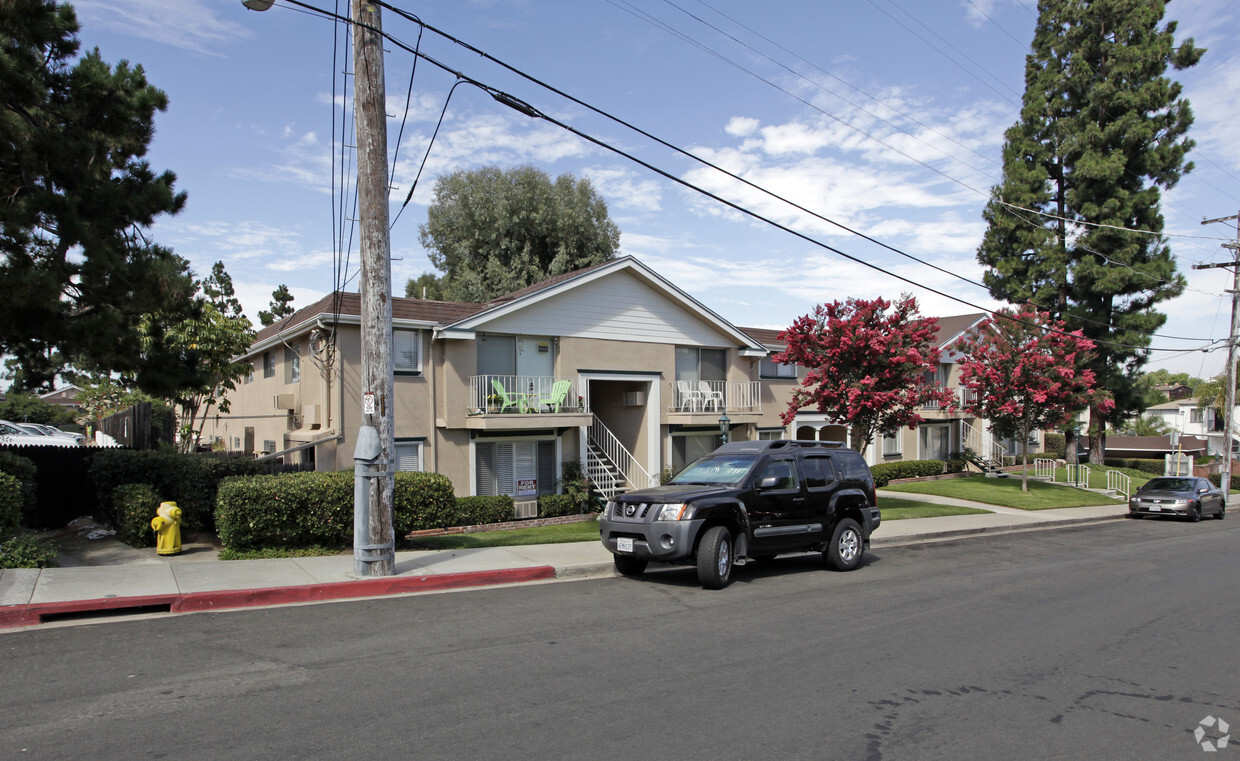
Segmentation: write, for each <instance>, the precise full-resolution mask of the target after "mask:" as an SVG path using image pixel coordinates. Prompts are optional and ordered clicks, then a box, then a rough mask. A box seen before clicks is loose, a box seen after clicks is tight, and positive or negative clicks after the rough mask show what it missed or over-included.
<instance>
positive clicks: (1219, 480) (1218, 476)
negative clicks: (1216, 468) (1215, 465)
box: [1206, 473, 1240, 494]
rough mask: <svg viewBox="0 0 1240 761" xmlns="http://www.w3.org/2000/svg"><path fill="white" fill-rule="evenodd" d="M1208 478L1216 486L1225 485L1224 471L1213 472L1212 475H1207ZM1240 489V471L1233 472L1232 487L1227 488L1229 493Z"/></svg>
mask: <svg viewBox="0 0 1240 761" xmlns="http://www.w3.org/2000/svg"><path fill="white" fill-rule="evenodd" d="M1206 478H1209V479H1210V483H1212V484H1214V485H1215V486H1222V485H1223V474H1222V473H1211V474H1210V475H1208V476H1206ZM1238 490H1240V473H1232V474H1231V488H1230V489H1228V490H1227V493H1228V494H1232V493H1234V492H1236V491H1238Z"/></svg>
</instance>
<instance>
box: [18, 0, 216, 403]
mask: <svg viewBox="0 0 1240 761" xmlns="http://www.w3.org/2000/svg"><path fill="white" fill-rule="evenodd" d="M78 28H79V27H78V23H77V19H76V16H75V14H74V12H73V8H72V7H71V6H70V5H68V4H64V3H58V2H55V0H4V2H0V352H3V353H6V354H9V355H11V356H12V357H14V358H15V359H16V360H17V362H18V364H19V366H20V367H21V369H22V385H23V386H24V387H25V388H41V387H50V385H51V383H52V381H53V379H54V378H55V376H56V374H57V373H58V372H60V371H61V370H62V369H63V368H64V367H65V365H66V364H72V365H73V366H74V367H75V368H76V369H78V370H82V371H92V370H104V371H113V370H116V371H121V372H132V371H136V370H137V368H138V365H139V364H140V363H141V361H142V347H141V338H140V331H139V329H138V325H139V322H140V320H141V319H142V317H143V315H147V314H152V313H164V314H176V313H177V307H178V305H181V304H185V303H186V302H188V301H189V297H190V296H191V295H192V293H193V279H192V276H191V275H190V273H189V267H188V263H187V262H186V261H185V260H184V259H182V258H181V257H179V256H176V255H175V254H173V253H172V251H170V250H168V249H167V248H164V247H161V246H158V245H156V244H154V243H152V242H151V241H150V240H149V239H148V238H147V236H146V231H147V229H148V228H149V227H150V226H151V224H152V223H153V222H154V221H155V220H156V218H157V217H159V216H161V215H164V214H175V213H177V212H179V211H180V210H181V208H182V207H183V206H184V204H185V194H184V193H178V192H176V191H175V190H174V189H173V184H174V182H175V180H176V177H175V175H173V173H172V172H167V171H165V172H162V173H158V174H157V173H156V172H155V171H153V170H152V169H151V167H150V165H149V164H148V162H146V161H145V160H143V158H142V157H143V156H144V155H145V154H146V151H147V147H148V145H149V144H150V141H151V137H152V135H153V134H154V126H153V119H154V115H155V112H157V111H163V110H164V109H165V108H166V107H167V103H168V100H167V97H166V96H165V95H164V93H163V92H162V91H160V90H158V89H156V88H155V87H152V86H151V85H150V84H148V83H147V80H146V76H145V74H144V72H143V70H142V67H141V66H130V64H129V63H128V62H126V61H121V62H120V63H118V64H116V66H115V67H113V66H111V65H109V64H108V63H106V62H104V60H103V59H102V57H101V56H100V54H99V51H98V50H93V51H90V52H88V53H86V54H85V55H81V56H79V55H78V48H79V42H78V37H77V33H78Z"/></svg>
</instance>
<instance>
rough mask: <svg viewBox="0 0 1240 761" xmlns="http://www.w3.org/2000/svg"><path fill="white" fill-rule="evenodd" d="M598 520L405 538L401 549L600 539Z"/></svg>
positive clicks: (496, 545)
mask: <svg viewBox="0 0 1240 761" xmlns="http://www.w3.org/2000/svg"><path fill="white" fill-rule="evenodd" d="M597 541H598V521H581V522H580V523H562V524H559V525H556V526H539V527H537V528H517V529H511V530H509V531H479V532H477V533H475V534H444V535H443V536H423V537H418V538H417V539H411V540H409V541H406V542H404V546H403V547H401V549H413V550H466V549H471V548H474V547H512V546H516V545H521V544H561V543H563V542H597Z"/></svg>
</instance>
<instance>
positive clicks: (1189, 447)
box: [1107, 434, 1207, 454]
mask: <svg viewBox="0 0 1240 761" xmlns="http://www.w3.org/2000/svg"><path fill="white" fill-rule="evenodd" d="M1206 443H1207V442H1206V439H1203V438H1201V437H1199V436H1181V437H1180V442H1179V445H1178V446H1177V445H1176V444H1172V443H1171V437H1170V436H1115V435H1112V434H1107V452H1144V453H1147V454H1171V453H1172V452H1176V451H1180V452H1186V453H1188V454H1193V453H1195V452H1201V453H1203V454H1204V453H1205V451H1206Z"/></svg>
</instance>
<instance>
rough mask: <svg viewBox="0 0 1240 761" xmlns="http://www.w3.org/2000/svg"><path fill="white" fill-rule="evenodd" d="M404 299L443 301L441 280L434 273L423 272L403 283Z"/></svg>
mask: <svg viewBox="0 0 1240 761" xmlns="http://www.w3.org/2000/svg"><path fill="white" fill-rule="evenodd" d="M405 298H407V299H429V300H433V301H443V300H444V297H443V278H441V277H439V276H438V275H436V274H435V273H434V272H423V273H422V274H421V275H418V276H417V277H411V278H409V281H408V282H407V283H405Z"/></svg>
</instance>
